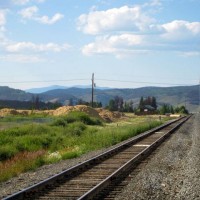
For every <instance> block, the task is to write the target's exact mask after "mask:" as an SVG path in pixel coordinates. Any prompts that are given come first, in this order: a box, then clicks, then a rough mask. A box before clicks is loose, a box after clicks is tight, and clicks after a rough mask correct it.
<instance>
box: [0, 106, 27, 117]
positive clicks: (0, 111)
mask: <svg viewBox="0 0 200 200" xmlns="http://www.w3.org/2000/svg"><path fill="white" fill-rule="evenodd" d="M28 114H29V113H28V111H25V110H15V109H9V108H3V109H0V116H1V117H4V116H7V115H28Z"/></svg>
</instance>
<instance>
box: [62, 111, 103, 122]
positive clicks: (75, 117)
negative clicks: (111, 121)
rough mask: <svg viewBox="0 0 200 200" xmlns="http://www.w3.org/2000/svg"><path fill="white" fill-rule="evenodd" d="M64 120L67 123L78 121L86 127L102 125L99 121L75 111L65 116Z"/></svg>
mask: <svg viewBox="0 0 200 200" xmlns="http://www.w3.org/2000/svg"><path fill="white" fill-rule="evenodd" d="M65 120H66V121H67V122H68V123H73V122H77V121H80V122H83V123H84V124H86V125H102V122H101V120H100V119H96V118H93V117H90V116H89V115H88V114H86V113H84V112H77V111H74V112H71V113H69V114H68V115H67V116H65Z"/></svg>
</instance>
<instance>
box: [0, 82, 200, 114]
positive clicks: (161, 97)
mask: <svg viewBox="0 0 200 200" xmlns="http://www.w3.org/2000/svg"><path fill="white" fill-rule="evenodd" d="M33 96H36V94H35V95H34V94H31V93H26V92H24V91H22V90H15V89H12V88H9V87H0V99H3V100H5V99H7V100H20V101H27V100H31V99H32V98H33ZM38 96H39V98H40V100H42V101H52V102H55V101H58V102H61V103H63V104H65V103H66V102H68V101H69V100H70V99H73V100H75V101H77V100H78V99H82V100H84V101H88V102H89V101H91V89H83V88H67V89H56V90H51V91H47V92H44V93H41V94H38ZM115 96H120V97H123V99H124V100H125V101H128V100H133V102H134V104H135V105H137V104H138V102H139V99H140V97H141V96H143V97H147V96H154V97H156V99H157V102H158V104H160V105H162V104H163V103H167V104H171V105H174V106H177V105H186V106H187V107H188V109H189V110H190V111H195V110H196V109H197V108H198V107H199V86H198V85H196V86H179V87H143V88H136V89H106V90H99V89H95V91H94V99H95V101H100V102H102V104H103V105H106V104H108V102H109V100H110V99H112V98H114V97H115Z"/></svg>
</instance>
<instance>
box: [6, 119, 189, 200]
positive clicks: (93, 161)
mask: <svg viewBox="0 0 200 200" xmlns="http://www.w3.org/2000/svg"><path fill="white" fill-rule="evenodd" d="M182 119H183V118H179V119H176V120H172V121H170V122H168V123H166V124H164V125H162V126H159V127H157V128H154V129H152V130H150V131H147V132H145V133H143V134H140V135H138V136H136V137H134V138H132V139H129V140H128V141H127V142H125V143H124V144H122V145H120V146H117V147H115V148H112V149H111V150H108V151H106V152H104V153H102V154H100V155H98V156H96V157H94V158H91V159H89V160H87V161H85V162H83V163H81V164H78V165H75V166H74V167H71V168H69V169H67V170H65V171H63V172H61V173H59V174H57V175H54V176H52V177H50V178H48V179H46V180H44V181H41V182H39V183H37V184H35V185H33V186H31V187H28V188H26V189H23V190H21V191H19V192H17V193H15V194H12V195H10V196H8V197H5V198H4V199H3V200H12V199H25V198H26V196H27V195H28V194H30V193H32V194H34V193H38V192H39V191H41V190H42V189H44V188H46V187H48V186H49V185H53V184H54V183H55V182H56V181H57V180H59V179H62V178H63V177H64V178H70V177H72V176H75V175H77V174H79V173H80V171H81V170H83V169H85V168H86V167H88V166H91V165H94V164H98V163H100V162H102V161H103V160H105V159H107V158H109V157H111V156H112V155H115V154H117V152H119V151H121V150H122V149H125V148H127V147H128V146H130V145H133V144H135V143H136V142H138V141H140V140H142V139H144V138H146V137H148V136H150V135H151V134H153V133H154V132H156V131H159V130H161V129H163V128H165V127H167V126H169V125H171V124H173V123H175V122H177V121H179V120H182ZM187 119H188V118H186V119H185V120H184V121H186V120H187ZM184 121H183V122H181V124H182V123H184ZM178 126H180V124H179V125H178ZM157 143H158V141H156V144H157ZM147 149H148V148H147ZM147 149H145V150H144V152H141V153H140V155H139V157H141V156H142V155H144V154H146V151H149V150H147ZM139 157H138V158H139ZM138 158H136V157H134V158H133V159H132V160H133V161H136V160H138ZM133 161H131V162H130V163H132V162H133ZM128 166H129V165H128ZM124 167H125V168H126V167H127V166H124ZM125 168H124V169H125ZM121 171H123V167H121V168H120V169H118V170H117V171H116V172H115V173H113V176H109V177H108V178H106V180H105V181H102V182H101V183H99V184H98V185H97V186H95V187H94V188H93V189H91V190H90V191H89V192H87V193H85V194H84V195H83V196H82V197H80V198H79V199H90V197H89V196H93V197H94V196H95V195H96V194H97V191H98V192H99V191H100V189H101V190H102V188H103V186H104V185H107V184H108V182H109V181H110V180H111V179H115V178H116V176H117V175H118V174H119V173H121ZM93 197H92V198H93Z"/></svg>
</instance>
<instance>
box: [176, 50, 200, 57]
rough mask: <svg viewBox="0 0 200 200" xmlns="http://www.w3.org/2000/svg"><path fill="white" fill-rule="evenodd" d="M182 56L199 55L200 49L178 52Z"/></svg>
mask: <svg viewBox="0 0 200 200" xmlns="http://www.w3.org/2000/svg"><path fill="white" fill-rule="evenodd" d="M179 53H180V55H181V56H184V57H196V56H197V57H200V51H188V52H179Z"/></svg>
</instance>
